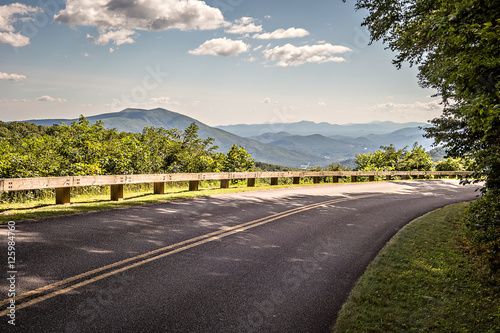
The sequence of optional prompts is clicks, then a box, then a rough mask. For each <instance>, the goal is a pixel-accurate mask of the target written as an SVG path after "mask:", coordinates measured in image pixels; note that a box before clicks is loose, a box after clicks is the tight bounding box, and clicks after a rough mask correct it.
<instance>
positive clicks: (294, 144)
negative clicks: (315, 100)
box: [26, 108, 432, 167]
mask: <svg viewBox="0 0 500 333" xmlns="http://www.w3.org/2000/svg"><path fill="white" fill-rule="evenodd" d="M87 119H88V120H89V121H90V122H96V121H98V120H102V121H103V122H104V125H105V127H106V128H116V129H117V130H118V131H124V132H141V131H142V129H143V128H144V127H146V126H153V127H164V128H178V129H180V130H183V129H184V128H186V127H188V126H189V125H190V124H191V123H193V122H194V123H196V125H198V127H199V131H198V135H199V136H200V137H201V138H207V137H211V138H214V139H215V141H214V144H215V145H217V146H218V147H219V151H220V152H227V151H228V150H229V148H230V147H231V146H232V145H233V144H237V145H240V146H243V147H245V149H246V150H247V151H248V152H249V153H250V154H251V155H252V157H253V158H254V159H255V160H256V161H260V162H266V163H270V164H278V165H283V166H288V167H302V166H305V165H309V166H327V165H328V164H330V163H332V162H342V161H345V160H351V161H352V159H353V158H354V156H355V155H356V154H359V153H364V152H368V153H371V152H373V151H374V150H376V149H378V148H379V147H380V146H381V145H389V144H391V143H392V144H394V145H395V146H396V147H397V148H403V147H404V146H412V145H413V143H414V142H415V141H418V142H419V143H420V144H422V145H423V146H424V147H426V149H429V148H430V145H431V144H432V141H431V140H429V139H425V138H423V137H422V134H423V131H422V130H420V129H419V126H422V127H426V126H428V125H427V124H426V123H403V124H399V123H393V122H372V123H368V124H348V125H333V124H329V123H319V124H317V123H314V122H309V121H301V122H298V123H290V124H286V123H284V124H257V125H230V126H217V127H210V126H208V125H205V124H203V123H202V122H200V121H198V120H196V119H193V118H190V117H187V116H184V115H182V114H179V113H176V112H172V111H168V110H165V109H160V108H158V109H152V110H143V109H125V110H123V111H121V112H114V113H105V114H101V115H96V116H90V117H87ZM75 120H77V119H36V120H26V122H31V123H36V124H38V125H48V126H50V125H53V124H60V123H62V122H64V123H67V124H69V123H70V122H71V121H75Z"/></svg>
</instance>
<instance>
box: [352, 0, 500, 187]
mask: <svg viewBox="0 0 500 333" xmlns="http://www.w3.org/2000/svg"><path fill="white" fill-rule="evenodd" d="M356 8H357V9H367V10H368V11H369V14H368V16H367V17H366V18H365V20H364V22H363V25H364V26H366V27H367V28H368V30H369V31H370V34H371V40H372V42H373V41H378V40H380V41H382V42H384V43H385V44H386V45H387V47H388V48H389V49H391V50H392V51H394V52H396V57H395V59H394V60H393V63H394V64H395V65H396V67H397V68H401V66H402V64H403V63H405V62H408V63H409V64H410V66H413V65H417V66H418V69H419V74H418V79H419V83H420V85H421V86H422V87H424V88H432V89H435V90H436V91H437V94H436V95H437V96H441V99H442V103H443V107H444V110H443V114H442V115H441V117H440V118H436V119H433V120H432V121H431V123H432V125H433V127H430V128H428V129H426V131H427V133H426V136H427V137H432V138H434V139H435V141H436V143H437V144H440V143H441V144H443V145H444V147H445V148H446V150H447V155H448V156H450V157H455V158H457V157H470V158H472V159H473V160H474V161H475V163H476V166H477V168H478V169H479V172H478V174H477V175H476V178H478V177H479V176H480V174H482V175H486V176H487V178H486V185H485V189H484V190H485V191H486V190H491V191H494V192H495V193H496V194H498V193H500V83H499V82H500V80H499V79H500V47H499V38H500V4H499V2H498V0H438V1H435V0H418V1H417V0H357V4H356Z"/></svg>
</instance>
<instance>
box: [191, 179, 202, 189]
mask: <svg viewBox="0 0 500 333" xmlns="http://www.w3.org/2000/svg"><path fill="white" fill-rule="evenodd" d="M199 186H200V181H199V180H190V181H189V190H190V191H198V187H199Z"/></svg>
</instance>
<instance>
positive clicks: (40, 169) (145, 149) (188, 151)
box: [0, 116, 253, 178]
mask: <svg viewBox="0 0 500 333" xmlns="http://www.w3.org/2000/svg"><path fill="white" fill-rule="evenodd" d="M197 132H198V126H197V125H196V124H194V123H193V124H191V125H190V126H188V127H187V128H186V129H185V130H184V131H179V130H178V129H164V128H154V127H146V128H144V129H143V130H142V133H127V132H118V131H116V130H115V129H106V128H105V127H104V125H103V123H102V122H100V121H98V122H95V123H93V124H90V122H89V121H88V120H87V119H86V118H85V117H83V116H82V117H80V119H79V120H78V121H75V122H72V123H71V124H69V125H68V124H64V125H53V126H41V125H35V124H30V123H22V122H14V123H9V124H6V123H0V156H1V159H0V178H27V177H51V176H80V175H112V174H154V173H175V172H220V171H245V170H248V169H249V168H251V167H253V160H252V159H251V158H250V155H249V154H248V153H247V152H246V151H245V150H244V149H243V148H241V147H239V146H236V145H234V146H233V147H231V148H230V150H229V151H228V152H227V153H226V154H224V153H219V152H216V151H215V150H216V149H217V147H216V146H214V145H213V139H211V138H207V139H201V138H199V137H198V134H197Z"/></svg>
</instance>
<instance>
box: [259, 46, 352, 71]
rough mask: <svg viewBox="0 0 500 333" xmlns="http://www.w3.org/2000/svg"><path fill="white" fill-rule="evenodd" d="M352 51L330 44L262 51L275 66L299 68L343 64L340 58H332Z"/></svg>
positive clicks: (343, 60)
mask: <svg viewBox="0 0 500 333" xmlns="http://www.w3.org/2000/svg"><path fill="white" fill-rule="evenodd" d="M350 51H352V50H351V49H349V48H348V47H345V46H340V45H331V44H318V45H305V46H294V45H292V44H286V45H284V46H277V47H274V48H270V49H266V50H264V51H262V53H263V54H264V56H265V58H266V59H267V60H268V61H277V62H276V66H278V67H288V66H299V65H303V64H306V63H319V64H322V63H326V62H345V59H344V58H342V57H338V56H334V55H335V54H342V53H346V52H350Z"/></svg>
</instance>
